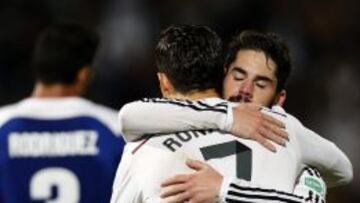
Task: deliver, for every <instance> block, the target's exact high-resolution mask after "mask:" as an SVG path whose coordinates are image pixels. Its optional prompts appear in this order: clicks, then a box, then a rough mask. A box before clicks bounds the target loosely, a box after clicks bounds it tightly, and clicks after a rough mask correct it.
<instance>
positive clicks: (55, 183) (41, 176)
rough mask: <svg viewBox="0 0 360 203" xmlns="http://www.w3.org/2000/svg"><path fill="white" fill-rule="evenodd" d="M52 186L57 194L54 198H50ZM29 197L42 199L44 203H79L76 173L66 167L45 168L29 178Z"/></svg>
mask: <svg viewBox="0 0 360 203" xmlns="http://www.w3.org/2000/svg"><path fill="white" fill-rule="evenodd" d="M53 187H56V189H57V194H58V195H57V197H56V198H55V199H51V195H52V188H53ZM30 198H31V199H32V200H38V201H39V200H43V201H45V203H79V202H80V182H79V180H78V178H77V177H76V175H75V174H74V173H73V172H72V171H70V170H68V169H66V168H59V167H50V168H45V169H42V170H40V171H38V172H36V173H35V174H34V175H33V177H32V178H31V180H30Z"/></svg>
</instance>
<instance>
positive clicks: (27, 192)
mask: <svg viewBox="0 0 360 203" xmlns="http://www.w3.org/2000/svg"><path fill="white" fill-rule="evenodd" d="M123 146H124V141H123V139H122V138H121V134H120V130H119V128H118V122H117V116H116V112H115V111H114V110H111V109H109V108H106V107H103V106H100V105H97V104H94V103H92V102H90V101H88V100H85V99H82V98H78V97H67V98H46V99H44V98H42V99H38V98H29V99H25V100H23V101H20V102H18V103H16V104H13V105H9V106H5V107H3V108H1V109H0V171H1V173H0V202H6V203H48V202H52V203H91V202H94V203H101V202H103V203H105V202H109V200H110V195H111V185H112V182H113V178H114V175H115V171H116V167H117V165H118V162H119V161H120V157H121V154H122V150H123Z"/></svg>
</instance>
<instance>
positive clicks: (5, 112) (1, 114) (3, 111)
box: [0, 101, 23, 125]
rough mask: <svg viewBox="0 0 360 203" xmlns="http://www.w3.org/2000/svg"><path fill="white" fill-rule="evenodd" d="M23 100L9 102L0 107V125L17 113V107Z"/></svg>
mask: <svg viewBox="0 0 360 203" xmlns="http://www.w3.org/2000/svg"><path fill="white" fill-rule="evenodd" d="M22 102H23V101H20V102H16V103H11V104H7V105H4V106H2V107H0V125H2V124H4V123H5V122H6V121H8V120H9V119H11V118H13V117H16V116H17V114H19V107H20V106H21V104H22Z"/></svg>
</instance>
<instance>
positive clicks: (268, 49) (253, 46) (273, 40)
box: [224, 30, 292, 92]
mask: <svg viewBox="0 0 360 203" xmlns="http://www.w3.org/2000/svg"><path fill="white" fill-rule="evenodd" d="M246 49H250V50H255V51H262V52H264V54H265V55H266V57H268V58H271V59H272V60H273V61H274V62H275V64H276V71H275V75H276V77H277V79H278V84H277V87H276V91H277V92H279V91H281V90H283V89H285V86H286V81H287V79H288V77H289V75H290V71H291V68H292V64H291V57H290V53H289V48H288V46H287V45H286V43H285V42H284V41H283V40H282V39H281V38H280V37H279V36H278V35H277V34H275V33H266V34H264V33H260V32H256V31H249V30H246V31H243V32H241V33H240V34H239V35H237V36H236V37H234V39H233V40H232V41H231V42H230V44H229V46H228V49H227V53H226V56H225V63H224V67H225V71H228V69H229V68H230V64H231V63H233V62H234V61H235V60H236V55H237V53H238V51H240V50H246Z"/></svg>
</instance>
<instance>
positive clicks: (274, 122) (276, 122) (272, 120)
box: [262, 113, 285, 128]
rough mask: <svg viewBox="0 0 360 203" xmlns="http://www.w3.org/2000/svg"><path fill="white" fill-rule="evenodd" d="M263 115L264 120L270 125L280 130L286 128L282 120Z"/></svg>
mask: <svg viewBox="0 0 360 203" xmlns="http://www.w3.org/2000/svg"><path fill="white" fill-rule="evenodd" d="M262 114H263V118H264V119H265V120H266V121H268V123H269V124H270V125H274V126H276V127H278V128H285V124H284V123H283V122H281V121H280V120H278V119H276V118H274V117H271V116H269V115H267V114H265V113H262Z"/></svg>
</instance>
